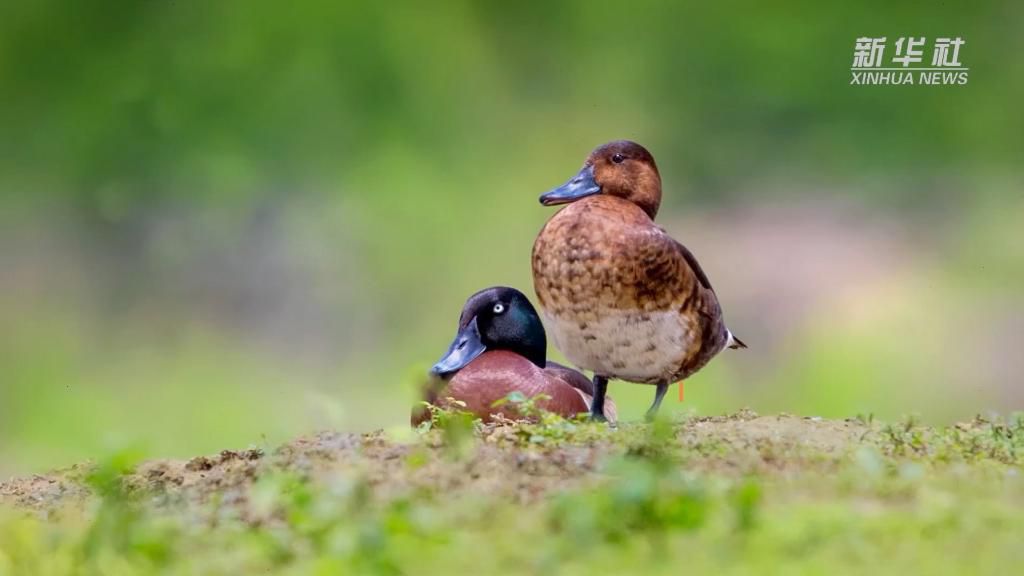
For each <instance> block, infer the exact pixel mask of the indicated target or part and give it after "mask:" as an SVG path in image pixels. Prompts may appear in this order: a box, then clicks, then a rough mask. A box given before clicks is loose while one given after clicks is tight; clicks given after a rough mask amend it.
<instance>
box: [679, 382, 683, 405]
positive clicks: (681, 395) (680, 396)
mask: <svg viewBox="0 0 1024 576" xmlns="http://www.w3.org/2000/svg"><path fill="white" fill-rule="evenodd" d="M679 401H680V402H682V401H683V381H682V380H680V381H679Z"/></svg>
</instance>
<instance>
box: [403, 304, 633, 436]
mask: <svg viewBox="0 0 1024 576" xmlns="http://www.w3.org/2000/svg"><path fill="white" fill-rule="evenodd" d="M431 376H432V377H433V378H432V385H431V386H429V387H428V388H427V389H426V390H425V391H424V400H426V401H427V402H429V403H431V404H434V405H438V406H445V405H447V403H448V399H449V398H451V399H453V400H457V401H460V402H463V403H465V407H464V408H462V409H463V410H466V411H468V412H471V413H473V414H475V415H477V416H478V417H480V418H481V419H483V420H484V421H485V422H486V421H489V420H490V419H491V418H493V417H494V416H495V415H497V414H501V415H503V416H504V417H506V418H511V419H515V418H519V417H521V415H520V414H518V413H517V411H516V407H515V404H513V403H508V402H505V403H499V401H500V400H502V399H505V398H507V397H508V396H509V395H510V394H512V393H513V392H519V393H521V394H522V395H523V396H525V397H526V398H533V397H535V396H538V395H544V398H540V399H538V400H537V402H536V404H535V405H536V406H537V407H539V408H541V409H544V410H548V411H550V412H555V413H557V414H560V415H562V416H565V417H572V416H575V415H577V414H580V413H586V412H588V411H589V410H590V404H591V401H592V398H593V392H594V390H593V384H592V383H591V381H590V380H589V379H588V378H587V377H586V376H584V375H583V374H581V373H579V372H577V371H576V370H573V369H571V368H567V367H565V366H562V365H560V364H557V363H555V362H549V361H548V360H547V336H546V335H545V333H544V325H543V324H541V321H540V317H539V316H538V315H537V311H536V309H534V307H533V304H531V303H530V301H529V300H528V299H527V298H526V296H524V295H523V293H522V292H520V291H519V290H516V289H515V288H508V287H505V286H495V287H492V288H487V289H485V290H481V291H479V292H477V293H476V294H473V295H472V296H470V297H469V299H468V300H466V304H465V305H464V306H463V308H462V314H461V315H460V317H459V327H458V333H457V334H456V335H455V340H453V341H452V343H451V345H450V346H449V347H448V351H447V352H445V354H444V356H442V357H441V359H440V360H438V361H437V363H436V364H434V367H433V368H432V369H431ZM496 403H498V404H497V405H496ZM603 414H604V416H605V417H606V418H608V419H610V420H614V419H615V406H614V404H613V403H611V402H610V401H607V402H605V404H604V410H603ZM428 417H429V414H428V413H427V412H426V410H424V409H422V407H418V408H416V409H414V410H413V413H412V424H413V425H414V426H415V425H417V424H419V423H420V422H422V421H423V420H425V419H427V418H428Z"/></svg>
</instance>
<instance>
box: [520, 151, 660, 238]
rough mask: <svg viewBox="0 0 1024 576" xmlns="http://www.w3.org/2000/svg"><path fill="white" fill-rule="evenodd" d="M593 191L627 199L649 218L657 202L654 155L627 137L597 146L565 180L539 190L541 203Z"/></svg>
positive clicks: (549, 203) (576, 197)
mask: <svg viewBox="0 0 1024 576" xmlns="http://www.w3.org/2000/svg"><path fill="white" fill-rule="evenodd" d="M595 194H607V195H609V196H618V197H619V198H624V199H626V200H629V201H630V202H632V203H633V204H636V205H637V206H639V207H640V208H641V209H642V210H643V211H644V212H646V213H647V215H648V216H650V217H651V220H653V219H654V217H655V216H656V215H657V214H658V206H660V205H661V175H659V174H658V166H657V165H655V163H654V156H651V153H650V152H648V151H647V149H646V148H644V147H643V146H641V145H639V144H637V143H636V142H630V141H629V140H616V141H614V142H609V143H607V144H605V145H603V146H599V147H598V148H597V149H596V150H594V151H593V152H591V153H590V156H588V157H587V161H586V162H585V163H584V164H583V168H582V169H580V171H579V172H578V173H577V174H576V175H575V176H573V177H572V178H571V179H570V180H569V181H568V182H566V183H565V184H563V185H561V186H559V187H558V188H555V189H554V190H552V191H550V192H547V193H545V194H542V195H541V197H540V203H541V204H543V205H545V206H555V205H558V204H568V203H569V202H575V201H576V200H579V199H580V198H586V197H587V196H593V195H595Z"/></svg>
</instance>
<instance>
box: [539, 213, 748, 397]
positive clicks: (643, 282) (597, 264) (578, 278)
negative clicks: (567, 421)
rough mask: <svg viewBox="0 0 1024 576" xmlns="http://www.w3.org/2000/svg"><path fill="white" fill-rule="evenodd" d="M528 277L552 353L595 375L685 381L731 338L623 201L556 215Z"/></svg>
mask: <svg viewBox="0 0 1024 576" xmlns="http://www.w3.org/2000/svg"><path fill="white" fill-rule="evenodd" d="M533 277H534V288H535V290H536V292H537V298H538V300H539V302H540V306H541V309H542V310H543V314H544V316H545V318H546V320H547V325H548V328H549V332H550V334H551V336H552V338H553V339H554V341H555V343H556V345H557V346H558V348H559V350H561V351H562V353H563V354H565V355H566V357H567V358H569V360H571V361H572V362H573V363H575V364H576V365H578V366H580V367H582V368H586V369H589V370H594V371H595V372H598V373H600V374H602V375H606V376H610V377H615V378H621V379H624V380H630V381H634V382H663V381H673V380H678V379H682V378H685V377H686V376H688V375H689V374H692V373H693V372H695V371H696V370H698V369H699V368H700V367H702V366H703V365H704V364H706V363H707V362H708V361H709V360H710V359H711V358H712V357H713V356H714V355H715V354H717V353H718V352H719V351H721V349H722V348H724V347H725V344H726V340H727V339H728V332H727V330H726V329H725V326H724V324H723V322H722V319H721V310H720V308H719V304H718V300H717V298H716V297H715V294H714V291H713V290H712V289H711V286H710V283H709V282H708V281H707V277H706V276H705V275H704V272H703V271H702V270H701V269H700V265H699V264H697V261H696V259H695V258H694V257H693V255H692V254H690V253H689V251H687V250H686V248H685V247H683V246H682V245H681V244H679V243H678V242H676V241H675V240H674V239H672V238H671V237H670V236H668V234H666V233H665V232H664V231H663V230H661V229H660V228H658V227H657V226H656V225H655V224H654V223H653V222H652V221H651V219H650V217H648V215H647V214H646V213H645V212H644V211H643V210H641V209H640V208H639V207H637V206H636V205H635V204H633V203H631V202H628V201H626V200H623V199H620V198H616V197H613V196H607V195H596V196H592V197H589V198H584V199H582V200H579V201H577V202H574V203H572V204H569V205H568V206H566V207H565V208H563V209H562V210H561V211H559V212H558V213H557V214H555V215H554V216H553V217H552V218H551V220H549V221H548V223H547V224H546V225H545V226H544V229H543V230H541V233H540V234H539V235H538V237H537V240H536V242H535V243H534V247H533Z"/></svg>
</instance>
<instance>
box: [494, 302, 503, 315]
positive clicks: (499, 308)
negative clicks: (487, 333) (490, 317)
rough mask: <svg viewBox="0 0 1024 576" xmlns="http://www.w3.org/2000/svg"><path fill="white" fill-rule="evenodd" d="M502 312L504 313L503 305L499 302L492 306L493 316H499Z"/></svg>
mask: <svg viewBox="0 0 1024 576" xmlns="http://www.w3.org/2000/svg"><path fill="white" fill-rule="evenodd" d="M504 311H505V305H504V304H502V303H501V302H498V303H497V304H495V305H494V313H495V314H501V313H502V312H504Z"/></svg>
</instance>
